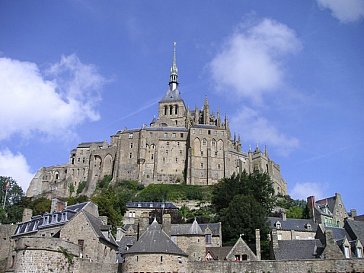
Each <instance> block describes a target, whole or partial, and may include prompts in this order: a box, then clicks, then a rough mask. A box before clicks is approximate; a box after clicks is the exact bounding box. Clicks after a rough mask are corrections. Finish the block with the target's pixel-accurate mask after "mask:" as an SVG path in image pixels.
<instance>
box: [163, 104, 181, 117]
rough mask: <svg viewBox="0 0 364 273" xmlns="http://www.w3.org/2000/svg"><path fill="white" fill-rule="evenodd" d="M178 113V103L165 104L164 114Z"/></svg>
mask: <svg viewBox="0 0 364 273" xmlns="http://www.w3.org/2000/svg"><path fill="white" fill-rule="evenodd" d="M177 114H178V105H177V104H176V105H165V106H164V115H165V116H166V115H177Z"/></svg>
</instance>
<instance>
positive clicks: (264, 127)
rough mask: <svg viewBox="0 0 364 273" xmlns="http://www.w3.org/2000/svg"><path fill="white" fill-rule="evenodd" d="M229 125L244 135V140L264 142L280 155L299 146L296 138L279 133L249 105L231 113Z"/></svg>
mask: <svg viewBox="0 0 364 273" xmlns="http://www.w3.org/2000/svg"><path fill="white" fill-rule="evenodd" d="M231 127H232V129H233V130H234V131H236V132H238V133H240V134H241V135H243V136H244V141H245V142H258V143H260V144H266V145H268V146H269V147H274V148H275V149H276V150H277V151H278V152H279V153H281V154H282V155H287V154H288V153H290V152H291V151H292V150H294V149H296V148H297V147H298V146H299V140H298V139H297V138H295V137H291V136H287V135H285V134H283V133H281V132H280V131H279V130H278V129H277V128H276V127H274V125H272V124H271V123H270V122H269V120H268V119H267V118H265V117H264V116H262V115H261V114H259V113H258V112H257V111H255V110H253V109H251V108H249V107H243V108H242V109H241V110H240V111H239V112H237V113H235V115H233V118H232V120H231Z"/></svg>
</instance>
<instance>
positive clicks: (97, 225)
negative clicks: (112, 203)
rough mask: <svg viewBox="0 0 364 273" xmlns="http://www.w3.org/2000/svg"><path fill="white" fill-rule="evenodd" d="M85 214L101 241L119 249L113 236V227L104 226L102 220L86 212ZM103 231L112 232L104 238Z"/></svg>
mask: <svg viewBox="0 0 364 273" xmlns="http://www.w3.org/2000/svg"><path fill="white" fill-rule="evenodd" d="M83 212H84V213H85V216H86V218H87V220H88V221H89V222H90V224H91V226H92V228H93V229H94V231H95V233H96V234H97V236H98V237H99V239H101V241H104V242H106V243H109V244H111V245H113V246H114V247H118V244H117V243H116V242H115V239H114V237H113V236H112V235H111V226H110V225H104V224H103V222H102V221H101V219H99V218H97V217H95V216H93V215H92V214H91V213H89V212H87V211H85V210H84V211H83ZM102 231H110V236H104V234H103V233H102Z"/></svg>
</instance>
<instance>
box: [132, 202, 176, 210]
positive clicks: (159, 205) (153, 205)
mask: <svg viewBox="0 0 364 273" xmlns="http://www.w3.org/2000/svg"><path fill="white" fill-rule="evenodd" d="M126 207H127V208H148V209H178V208H177V207H176V206H175V205H174V204H173V203H170V202H127V203H126Z"/></svg>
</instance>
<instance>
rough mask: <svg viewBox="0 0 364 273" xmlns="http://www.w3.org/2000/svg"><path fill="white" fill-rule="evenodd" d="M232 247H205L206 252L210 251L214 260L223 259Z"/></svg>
mask: <svg viewBox="0 0 364 273" xmlns="http://www.w3.org/2000/svg"><path fill="white" fill-rule="evenodd" d="M232 248H233V247H232V246H222V247H206V254H207V253H210V254H211V256H212V258H213V259H214V260H220V261H223V260H225V258H226V256H227V255H228V254H229V252H230V251H231V249H232Z"/></svg>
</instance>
